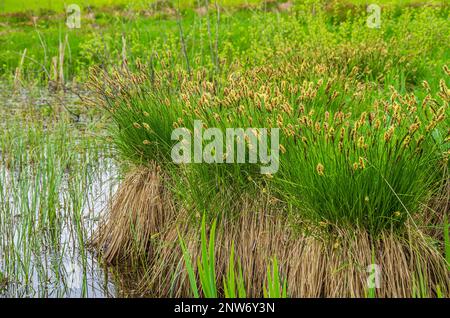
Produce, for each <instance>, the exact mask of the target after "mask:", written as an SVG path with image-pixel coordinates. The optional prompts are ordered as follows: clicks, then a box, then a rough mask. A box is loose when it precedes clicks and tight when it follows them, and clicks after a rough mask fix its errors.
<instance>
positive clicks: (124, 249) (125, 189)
mask: <svg viewBox="0 0 450 318" xmlns="http://www.w3.org/2000/svg"><path fill="white" fill-rule="evenodd" d="M162 179H163V178H162V177H161V172H160V170H159V168H158V167H157V166H152V167H151V168H145V169H142V168H138V169H135V170H134V171H131V172H130V173H129V174H128V175H127V177H126V178H125V180H124V181H123V183H122V184H121V186H120V188H119V190H118V191H117V193H116V194H115V196H114V198H113V200H112V202H111V205H110V206H109V207H108V211H107V212H108V213H107V215H106V218H105V219H104V222H103V223H102V224H101V225H100V227H99V229H98V230H97V233H96V235H95V237H94V238H93V240H92V244H93V245H94V246H95V247H97V249H99V250H101V252H102V255H103V258H104V259H105V261H106V262H107V263H118V262H121V261H124V260H126V261H130V260H136V259H138V258H141V256H146V257H148V256H150V255H151V246H150V241H151V239H152V236H156V235H158V233H160V232H161V231H162V230H163V229H164V228H165V227H166V225H167V224H168V223H169V222H168V220H169V219H170V218H171V216H172V214H171V211H173V207H172V206H171V203H170V202H171V200H170V199H169V197H168V192H167V191H165V190H164V187H163V185H162V183H163V182H162V181H163V180H162Z"/></svg>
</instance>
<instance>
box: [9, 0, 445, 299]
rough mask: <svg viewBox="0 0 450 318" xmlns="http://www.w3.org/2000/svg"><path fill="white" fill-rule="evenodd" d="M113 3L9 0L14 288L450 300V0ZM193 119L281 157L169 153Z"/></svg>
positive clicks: (22, 291)
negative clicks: (376, 4) (187, 158)
mask: <svg viewBox="0 0 450 318" xmlns="http://www.w3.org/2000/svg"><path fill="white" fill-rule="evenodd" d="M98 2H99V3H98V4H97V5H98V7H94V6H91V7H84V8H83V10H85V11H83V14H82V20H81V28H80V29H73V30H69V29H67V28H66V27H65V26H64V24H63V23H64V18H65V17H64V15H63V14H61V10H59V9H58V7H55V8H46V9H52V10H55V11H46V12H45V13H44V12H43V11H41V12H40V13H39V14H38V13H36V11H28V12H18V11H19V9H18V8H16V7H14V6H13V5H11V4H10V3H9V2H8V1H6V4H7V9H8V10H9V11H8V10H6V11H7V12H16V13H5V14H3V15H1V16H0V21H1V22H3V23H4V24H5V25H6V26H3V25H2V26H0V42H1V43H2V44H3V43H5V44H6V43H8V46H2V50H1V51H0V76H1V77H2V78H3V82H4V84H3V86H1V87H2V89H3V90H4V93H3V92H2V95H3V96H2V99H1V100H2V101H4V102H3V104H4V105H2V107H3V109H4V111H3V110H2V114H3V115H2V119H3V120H2V126H3V127H2V128H4V129H3V132H2V133H1V140H0V147H1V148H0V158H1V163H0V164H1V165H0V173H1V175H0V191H1V193H2V198H3V199H2V201H0V226H1V228H2V231H1V234H0V292H1V293H2V295H5V296H11V295H32V296H60V295H66V294H70V293H71V291H70V290H71V286H72V287H73V285H74V284H73V283H70V284H67V283H65V279H66V277H67V276H69V277H70V278H73V275H72V276H70V275H67V273H62V271H61V268H64V266H65V263H66V262H69V263H70V264H72V265H73V264H76V266H77V268H78V267H79V268H81V269H82V270H81V277H82V280H81V284H78V285H80V286H81V288H80V289H75V292H76V293H81V294H82V295H84V296H95V295H96V293H95V290H96V288H98V286H97V285H98V284H104V285H106V289H105V288H103V289H105V290H106V291H107V292H106V293H105V294H106V295H109V292H108V291H109V290H110V289H109V287H108V286H109V284H114V286H116V288H117V290H118V291H117V292H116V293H113V294H122V293H124V294H128V293H129V294H131V295H140V296H152V297H161V296H164V297H167V296H175V297H177V296H188V297H401V296H402V297H449V296H450V275H449V274H450V245H449V241H450V239H449V221H448V211H449V200H450V180H449V171H448V169H449V156H450V128H449V127H450V120H449V117H448V116H449V113H450V112H449V100H450V90H449V88H448V85H449V83H450V69H449V65H450V62H449V54H450V48H449V45H448V34H450V23H449V20H448V13H449V7H448V5H446V4H445V3H441V2H439V1H433V2H430V3H428V4H416V3H414V2H405V3H403V4H396V3H390V2H388V1H380V6H381V8H382V11H381V20H380V21H381V23H380V25H379V27H377V28H372V27H369V26H368V25H367V19H368V15H370V14H371V13H368V12H366V5H365V4H362V3H361V2H360V1H344V2H341V1H288V2H279V1H249V2H245V1H225V2H223V3H221V1H218V2H211V3H208V1H205V2H203V1H198V2H197V1H192V2H188V1H186V2H182V3H181V4H176V3H175V4H174V3H171V2H168V1H157V2H152V3H146V4H140V5H139V6H138V5H137V4H134V5H129V6H127V5H126V4H125V2H126V1H121V2H120V1H118V2H117V3H116V4H119V2H120V6H116V7H111V6H106V7H101V5H103V3H100V2H101V1H98ZM58 10H59V11H58ZM62 12H63V11H62ZM33 17H37V18H33ZM30 19H31V21H32V24H31V25H29V24H30V22H29V21H30ZM3 47H4V48H3ZM7 90H9V91H12V92H13V94H12V96H8V94H7V93H6V92H7ZM44 90H45V91H50V92H51V93H50V94H49V96H47V95H46V94H44V97H42V96H43V94H42V92H43V91H44ZM36 92H38V93H36ZM37 95H40V96H41V97H36V96H37ZM42 99H44V102H42ZM10 105H14V107H13V108H11V107H9V106H10ZM195 120H201V121H202V123H203V125H204V126H205V128H211V127H214V128H219V129H221V130H222V131H225V130H226V129H227V128H244V129H247V128H251V127H254V128H260V127H262V128H267V129H268V130H269V131H270V130H271V129H274V128H279V129H280V138H279V154H280V162H279V163H280V166H279V170H278V171H277V172H276V173H273V174H261V173H260V165H259V164H257V163H232V164H231V163H226V162H224V163H206V162H202V163H193V164H177V163H174V162H173V160H172V157H171V151H172V148H173V146H174V144H176V143H177V141H176V140H173V138H172V132H173V130H174V129H176V128H180V127H185V128H186V129H188V130H190V131H193V128H194V121H195ZM250 146H251V144H250V143H249V142H248V141H247V144H246V147H247V150H248V151H250V149H249V148H250ZM224 149H225V148H224ZM226 155H227V154H226V153H225V154H224V156H226ZM99 162H100V164H99ZM105 162H106V163H107V166H108V167H109V168H108V167H104V163H105ZM247 162H248V161H247ZM111 165H113V167H112V168H111ZM105 169H106V170H108V171H111V170H112V173H111V176H107V178H108V179H109V178H111V179H113V180H116V181H118V183H119V185H118V188H117V189H116V187H114V186H112V185H110V184H109V183H108V187H110V188H111V191H110V192H111V195H110V196H108V197H107V198H106V199H105V202H101V203H100V204H99V203H98V201H99V199H98V198H96V197H92V195H91V192H92V189H91V188H92V187H93V186H95V185H97V184H98V182H100V184H103V183H102V182H103V181H104V178H105V172H104V171H105ZM98 180H100V181H98ZM103 190H105V189H103ZM113 190H114V191H113ZM92 204H94V206H93V207H92V206H91V205H92ZM98 205H100V206H101V208H102V209H101V213H100V211H99V210H100V209H99V208H98ZM69 247H70V248H69ZM65 248H67V249H68V250H70V251H71V254H72V257H71V258H69V260H67V259H66V258H67V256H65V254H67V253H64V251H65ZM49 256H51V261H48V259H47V258H48V257H49ZM373 264H377V265H379V266H380V268H381V273H379V274H380V275H381V276H380V280H381V286H374V285H373V284H370V283H368V281H367V279H368V277H369V276H370V272H369V273H368V272H367V271H368V270H369V269H370V268H373V266H372V265H373ZM66 265H67V264H66ZM369 271H370V270H369ZM93 272H95V273H97V275H98V274H99V273H100V275H102V274H104V275H105V276H109V274H110V273H111V274H113V275H112V276H113V279H110V278H107V279H106V280H105V282H104V283H102V282H99V280H98V278H96V275H94V274H92V273H93ZM90 273H91V274H90ZM378 287H379V288H378ZM49 290H57V291H58V292H55V293H52V292H49ZM92 291H94V292H92Z"/></svg>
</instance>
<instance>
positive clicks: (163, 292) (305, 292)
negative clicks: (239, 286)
mask: <svg viewBox="0 0 450 318" xmlns="http://www.w3.org/2000/svg"><path fill="white" fill-rule="evenodd" d="M243 210H244V211H249V212H247V213H243V214H241V215H240V216H239V217H238V218H237V219H234V220H230V221H227V220H222V221H221V223H220V224H218V226H217V238H216V272H217V281H218V282H219V283H218V285H219V286H221V282H222V280H223V275H224V273H225V271H226V268H227V265H228V260H229V255H230V250H231V245H232V242H234V245H235V251H236V259H237V260H239V262H240V263H241V265H242V270H243V277H244V279H245V285H246V287H247V295H248V296H249V297H261V296H262V295H263V285H264V280H265V279H266V272H267V266H268V264H269V261H270V258H271V257H273V256H276V257H277V259H278V261H279V264H280V270H281V273H282V275H283V276H284V277H285V278H286V279H287V286H288V295H289V296H290V297H367V296H368V284H367V280H368V278H369V274H370V273H369V272H368V267H369V266H370V265H371V264H372V263H375V264H378V265H379V266H380V268H381V277H380V278H381V280H380V283H381V285H380V287H381V288H379V289H376V296H377V297H412V296H419V295H420V296H427V297H433V296H436V288H437V286H439V288H440V290H441V291H443V293H444V294H445V295H448V293H449V292H450V275H449V274H450V273H449V271H448V269H447V267H446V263H445V260H444V259H443V257H442V254H440V252H439V251H438V250H437V249H436V248H435V247H433V246H432V245H431V244H430V242H429V241H428V239H427V236H425V235H424V234H423V233H421V232H420V230H418V229H417V228H416V227H415V226H414V225H408V229H407V231H406V232H405V234H404V235H400V234H398V233H391V232H385V233H383V234H381V235H380V236H379V237H377V238H376V239H374V238H371V237H370V236H369V235H368V234H367V232H365V231H364V230H358V231H356V230H351V231H350V230H342V229H341V230H339V229H333V230H332V231H331V233H332V234H331V233H327V234H326V235H323V234H318V235H317V236H312V235H310V234H308V235H303V234H295V233H294V231H291V230H290V229H289V225H288V220H287V218H286V217H285V216H283V215H282V214H280V212H279V207H273V206H272V207H271V206H270V205H265V206H260V209H259V210H257V209H256V210H255V208H254V207H251V206H250V205H248V206H246V207H243ZM263 211H266V212H263ZM277 211H278V212H277ZM186 219H187V215H185V214H183V213H181V214H180V215H179V217H178V220H177V221H176V223H174V225H173V226H172V227H171V228H167V231H166V232H165V233H162V234H161V236H160V237H159V238H158V240H159V243H158V244H157V247H156V248H155V251H154V254H153V258H152V262H151V264H150V265H149V267H148V269H147V274H146V277H145V278H144V279H143V280H142V284H141V290H142V293H143V294H147V295H150V296H153V297H189V296H192V294H191V291H190V286H189V282H188V279H187V273H186V272H185V267H184V260H183V256H182V253H181V249H180V247H179V244H178V236H177V235H178V234H177V229H178V230H179V231H180V232H181V233H182V235H183V238H184V240H185V241H186V243H187V245H188V249H189V250H190V253H191V255H193V257H195V259H196V258H197V257H198V256H199V255H200V237H199V236H200V235H199V233H200V230H199V227H198V226H187V223H186ZM175 225H176V226H175ZM373 260H374V261H373ZM194 263H195V262H194ZM194 265H195V264H194ZM421 284H422V285H423V286H422V287H421ZM149 291H151V292H149Z"/></svg>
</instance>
